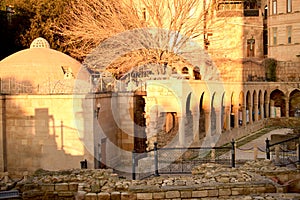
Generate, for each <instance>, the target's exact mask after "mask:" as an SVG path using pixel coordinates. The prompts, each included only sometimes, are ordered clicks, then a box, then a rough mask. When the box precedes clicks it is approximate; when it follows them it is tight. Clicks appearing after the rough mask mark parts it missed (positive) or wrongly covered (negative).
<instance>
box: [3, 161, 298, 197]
mask: <svg viewBox="0 0 300 200" xmlns="http://www.w3.org/2000/svg"><path fill="white" fill-rule="evenodd" d="M262 174H264V175H266V176H267V177H271V178H266V177H265V176H261V175H262ZM277 174H279V175H280V176H281V177H282V178H281V180H282V181H283V182H284V181H285V182H288V181H289V180H291V179H293V177H296V176H298V178H299V171H297V170H290V169H287V168H281V167H275V166H274V165H272V163H271V162H269V161H252V162H248V163H246V164H245V165H243V166H241V167H240V168H226V167H223V166H221V165H217V164H213V163H207V164H203V165H200V166H197V167H195V168H194V169H193V170H192V175H190V176H178V175H172V176H166V175H165V176H160V177H152V178H148V179H146V180H136V181H132V180H126V179H121V178H119V177H118V175H117V174H114V173H113V172H112V170H103V169H101V170H79V169H74V170H63V171H42V170H39V171H36V172H35V174H34V175H32V176H28V175H26V174H24V175H25V176H24V177H23V179H22V180H21V181H18V182H15V183H14V182H13V180H11V179H9V178H7V176H8V174H7V173H6V174H4V175H5V177H4V178H1V179H0V186H1V191H3V190H7V189H8V188H10V189H15V190H18V191H19V192H20V196H22V198H23V199H25V200H27V199H28V200H29V199H33V200H35V199H62V200H65V199H68V200H71V199H72V200H74V199H77V200H81V199H82V200H84V199H85V200H104V199H105V200H110V199H111V200H117V199H118V200H127V199H128V200H129V199H132V200H134V199H136V200H140V199H141V200H142V199H200V198H201V199H202V198H205V199H215V198H218V199H242V198H247V199H252V198H251V196H252V195H256V196H258V197H260V199H265V198H264V197H266V198H267V197H269V198H267V199H282V197H284V195H285V193H286V192H289V191H288V188H289V186H288V185H287V184H281V182H279V181H276V180H275V179H274V175H277ZM0 175H1V174H0ZM272 176H273V178H272ZM286 178H287V179H286ZM5 180H6V183H3V182H4V181H5ZM276 194H277V197H278V198H276ZM294 196H296V194H294ZM290 197H292V196H290Z"/></svg>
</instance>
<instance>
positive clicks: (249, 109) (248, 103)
mask: <svg viewBox="0 0 300 200" xmlns="http://www.w3.org/2000/svg"><path fill="white" fill-rule="evenodd" d="M251 100H252V98H251V94H250V91H248V92H247V94H246V122H247V123H250V122H251V121H250V120H251V119H252V116H251V112H252V104H251Z"/></svg>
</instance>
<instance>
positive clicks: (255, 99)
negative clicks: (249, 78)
mask: <svg viewBox="0 0 300 200" xmlns="http://www.w3.org/2000/svg"><path fill="white" fill-rule="evenodd" d="M257 104H258V99H257V92H256V90H254V91H253V95H252V111H251V113H252V114H251V115H252V121H256V120H257V119H256V117H255V116H256V115H257V112H258V110H256V106H257Z"/></svg>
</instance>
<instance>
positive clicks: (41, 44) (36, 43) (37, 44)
mask: <svg viewBox="0 0 300 200" xmlns="http://www.w3.org/2000/svg"><path fill="white" fill-rule="evenodd" d="M30 48H47V49H50V44H49V42H48V41H47V40H46V39H44V38H42V37H38V38H36V39H34V40H33V41H32V43H31V44H30Z"/></svg>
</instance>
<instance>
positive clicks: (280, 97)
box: [270, 89, 285, 118]
mask: <svg viewBox="0 0 300 200" xmlns="http://www.w3.org/2000/svg"><path fill="white" fill-rule="evenodd" d="M270 117H273V118H274V117H285V95H284V93H283V92H282V91H280V90H278V89H276V90H274V91H273V92H271V94H270Z"/></svg>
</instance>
